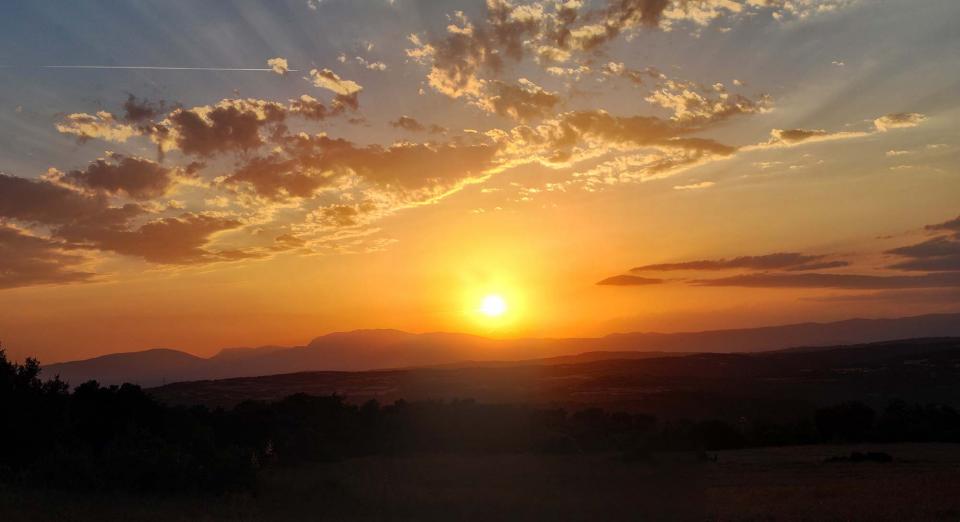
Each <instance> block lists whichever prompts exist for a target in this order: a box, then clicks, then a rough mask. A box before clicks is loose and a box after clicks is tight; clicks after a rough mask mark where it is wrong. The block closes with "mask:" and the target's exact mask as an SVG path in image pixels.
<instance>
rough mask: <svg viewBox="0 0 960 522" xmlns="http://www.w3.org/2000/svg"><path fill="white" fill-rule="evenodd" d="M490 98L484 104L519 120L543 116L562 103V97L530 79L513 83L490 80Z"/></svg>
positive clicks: (499, 113) (494, 110)
mask: <svg viewBox="0 0 960 522" xmlns="http://www.w3.org/2000/svg"><path fill="white" fill-rule="evenodd" d="M490 86H491V87H490V92H491V93H492V94H491V95H490V97H489V98H487V99H486V100H484V102H483V105H484V106H485V107H487V108H489V109H490V110H491V111H492V112H494V113H496V114H498V115H500V116H504V117H507V118H510V119H513V120H518V121H529V120H532V119H535V118H542V117H544V116H546V115H548V114H550V112H551V111H552V109H553V108H554V107H556V106H557V104H558V103H560V97H559V96H558V95H557V94H556V93H553V92H548V91H545V90H543V89H542V88H541V87H540V86H538V85H536V84H534V83H533V82H530V81H525V80H520V83H519V84H516V85H513V84H508V83H504V82H501V81H493V82H490Z"/></svg>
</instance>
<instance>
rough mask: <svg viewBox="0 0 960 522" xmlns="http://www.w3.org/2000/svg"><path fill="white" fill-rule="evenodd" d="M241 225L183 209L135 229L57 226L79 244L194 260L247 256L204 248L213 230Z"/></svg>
mask: <svg viewBox="0 0 960 522" xmlns="http://www.w3.org/2000/svg"><path fill="white" fill-rule="evenodd" d="M239 226H241V223H240V222H239V221H237V220H235V219H228V218H222V217H217V216H208V215H200V214H193V213H184V214H181V215H180V216H177V217H166V218H161V219H156V220H153V221H149V222H147V223H145V224H143V225H142V226H140V227H138V228H135V229H126V228H123V227H121V226H104V224H103V223H82V222H81V223H74V224H70V225H66V226H63V227H60V228H58V229H57V231H56V234H57V235H58V236H60V237H62V238H64V240H66V241H68V242H70V243H71V244H72V245H73V246H76V247H81V248H91V249H98V250H109V251H113V252H116V253H118V254H123V255H128V256H134V257H140V258H143V259H145V260H146V261H150V262H154V263H163V264H195V263H209V262H214V261H228V260H232V259H237V258H239V257H244V256H243V255H242V253H239V252H237V251H224V252H211V251H208V250H206V249H204V248H203V246H204V245H206V243H207V242H208V241H209V240H210V237H211V236H212V235H213V234H215V233H217V232H221V231H224V230H230V229H234V228H238V227H239Z"/></svg>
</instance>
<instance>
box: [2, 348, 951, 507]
mask: <svg viewBox="0 0 960 522" xmlns="http://www.w3.org/2000/svg"><path fill="white" fill-rule="evenodd" d="M40 373H41V367H40V365H39V363H38V362H37V361H36V360H33V359H27V360H26V361H25V362H24V363H22V364H19V363H16V362H12V361H9V360H8V359H7V357H6V354H5V353H4V352H3V350H2V349H0V419H2V423H3V425H2V426H0V481H3V482H7V483H14V484H18V485H23V486H39V487H53V488H64V489H70V490H130V491H135V492H141V491H142V492H198V493H220V492H225V491H230V490H245V489H253V488H255V486H256V480H257V473H258V471H259V470H260V469H262V468H263V467H264V466H291V465H299V464H303V463H316V462H327V461H334V460H340V459H345V458H350V457H359V456H366V455H397V454H410V453H420V452H532V453H543V454H549V453H553V454H563V453H580V452H619V453H621V454H622V455H624V456H625V457H632V458H645V457H646V456H649V455H650V454H652V453H653V452H656V451H662V450H692V451H710V450H721V449H735V448H745V447H756V446H774V445H793V444H816V443H824V442H905V441H911V442H917V441H936V442H960V413H958V412H957V411H956V410H955V409H953V408H951V407H949V406H944V405H918V404H908V403H906V402H903V401H890V402H889V403H888V404H887V405H886V407H885V408H883V409H882V410H880V411H879V412H878V411H875V410H874V409H872V408H870V407H869V406H867V405H866V404H863V403H860V402H846V403H842V404H837V405H834V406H830V407H826V408H821V409H819V410H816V412H815V414H814V415H813V416H812V418H800V419H797V420H796V421H795V422H792V423H783V422H768V421H764V420H762V419H752V420H747V419H740V420H739V421H733V422H731V421H727V420H720V419H706V420H691V421H670V422H660V421H658V419H657V418H655V417H653V416H650V415H644V414H636V413H624V412H608V411H605V410H603V409H599V408H589V409H583V410H579V411H575V412H567V411H565V410H563V409H551V408H542V407H533V406H527V405H510V404H481V403H477V402H475V401H472V400H455V401H444V402H406V401H402V400H401V401H397V402H395V403H393V404H389V405H381V404H379V403H377V402H376V401H370V402H367V403H365V404H362V405H355V404H350V403H349V402H347V401H346V400H345V398H344V397H341V396H337V395H332V396H310V395H305V394H296V395H291V396H289V397H287V398H285V399H282V400H279V401H274V402H261V401H247V402H243V403H241V404H238V405H237V406H235V407H234V408H232V409H210V408H207V407H204V406H193V407H185V406H168V405H164V404H161V403H159V402H158V401H156V400H155V399H154V398H152V397H151V396H150V395H149V394H148V393H146V392H144V391H143V390H142V389H141V388H140V387H138V386H135V385H131V384H124V385H121V386H101V385H99V384H98V383H97V382H96V381H90V382H87V383H84V384H81V385H79V386H77V387H75V388H73V389H72V390H71V389H70V387H69V386H68V385H67V384H66V383H64V382H63V381H61V380H59V379H58V378H56V377H55V378H53V379H47V380H44V379H41V377H40Z"/></svg>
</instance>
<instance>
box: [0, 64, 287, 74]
mask: <svg viewBox="0 0 960 522" xmlns="http://www.w3.org/2000/svg"><path fill="white" fill-rule="evenodd" d="M7 67H10V66H7ZM35 67H38V68H40V69H136V70H147V71H253V72H273V69H269V68H240V67H161V66H155V65H37V66H35ZM287 72H300V69H287Z"/></svg>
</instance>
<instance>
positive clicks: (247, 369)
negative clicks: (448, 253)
mask: <svg viewBox="0 0 960 522" xmlns="http://www.w3.org/2000/svg"><path fill="white" fill-rule="evenodd" d="M948 336H960V314H936V315H923V316H916V317H904V318H898V319H851V320H847V321H840V322H834V323H803V324H793V325H784V326H770V327H762V328H744V329H732V330H713V331H704V332H686V333H667V334H664V333H622V334H612V335H608V336H605V337H598V338H571V339H508V340H499V339H489V338H485V337H479V336H474V335H467V334H456V333H424V334H412V333H407V332H401V331H398V330H357V331H353V332H338V333H332V334H329V335H324V336H322V337H318V338H316V339H314V340H313V341H311V342H310V343H309V344H307V345H306V346H296V347H281V346H264V347H259V348H229V349H224V350H222V351H221V352H220V353H218V354H217V355H215V356H213V357H210V358H200V357H196V356H193V355H190V354H187V353H184V352H178V351H176V350H147V351H142V352H130V353H120V354H112V355H106V356H102V357H96V358H93V359H87V360H83V361H73V362H65V363H58V364H50V365H46V366H45V368H44V371H45V372H46V373H45V374H46V375H47V376H48V377H50V376H53V375H60V377H61V378H62V379H64V380H66V381H67V382H70V383H72V384H79V383H81V382H84V381H86V380H89V379H96V380H99V381H100V382H102V383H106V384H115V383H120V382H134V383H138V384H141V385H143V386H157V385H161V384H164V383H170V382H177V381H191V380H201V379H222V378H229V377H247V376H259V375H273V374H283V373H292V372H302V371H319V370H331V371H362V370H374V369H383V368H409V367H429V366H445V365H453V366H463V365H464V364H465V363H466V362H469V364H467V365H468V366H479V365H486V366H504V365H506V366H509V365H511V364H514V363H516V362H520V361H533V360H540V359H551V358H555V359H554V360H553V361H549V360H542V361H539V364H565V363H570V362H577V361H581V362H582V361H586V360H604V359H624V358H637V357H649V356H651V355H669V354H677V355H679V354H689V353H694V352H724V353H743V352H757V351H764V350H776V349H783V348H790V347H795V346H829V345H841V344H857V343H869V342H876V341H884V340H892V339H906V338H917V337H948ZM617 352H630V353H632V354H646V355H631V356H630V357H625V356H624V355H622V354H618V353H617ZM571 357H572V358H573V359H570V358H571Z"/></svg>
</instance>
